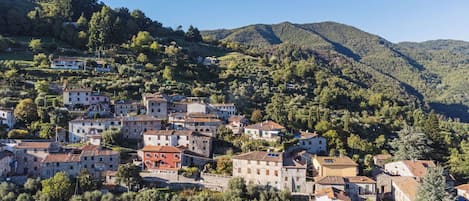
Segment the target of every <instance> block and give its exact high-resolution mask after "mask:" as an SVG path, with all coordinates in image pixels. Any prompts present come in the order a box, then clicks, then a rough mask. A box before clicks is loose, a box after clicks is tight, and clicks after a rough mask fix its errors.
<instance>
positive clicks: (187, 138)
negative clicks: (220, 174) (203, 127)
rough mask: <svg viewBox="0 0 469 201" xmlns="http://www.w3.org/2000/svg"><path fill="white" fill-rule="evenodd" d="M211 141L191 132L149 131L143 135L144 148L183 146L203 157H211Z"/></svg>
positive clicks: (209, 138) (206, 137)
mask: <svg viewBox="0 0 469 201" xmlns="http://www.w3.org/2000/svg"><path fill="white" fill-rule="evenodd" d="M212 141H213V139H212V138H211V137H209V136H205V135H202V134H200V133H198V132H195V131H191V130H151V131H147V132H144V133H143V144H144V146H148V145H151V146H175V147H178V146H184V147H185V148H186V149H187V150H189V151H191V152H194V153H197V154H199V155H201V156H204V157H211V156H212Z"/></svg>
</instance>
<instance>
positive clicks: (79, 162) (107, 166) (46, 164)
mask: <svg viewBox="0 0 469 201" xmlns="http://www.w3.org/2000/svg"><path fill="white" fill-rule="evenodd" d="M119 163H120V154H119V152H117V151H111V150H107V149H103V148H102V147H101V146H95V145H85V146H83V147H81V148H80V149H76V150H71V151H69V152H64V153H51V154H48V155H47V156H46V158H45V159H44V161H43V163H42V164H41V166H42V171H41V177H42V178H50V177H53V176H54V175H55V174H56V173H57V172H65V173H67V175H68V176H71V177H76V176H78V175H79V174H80V172H81V170H83V169H86V170H88V173H89V174H90V175H91V176H92V177H94V178H103V177H104V172H105V171H117V168H118V166H119Z"/></svg>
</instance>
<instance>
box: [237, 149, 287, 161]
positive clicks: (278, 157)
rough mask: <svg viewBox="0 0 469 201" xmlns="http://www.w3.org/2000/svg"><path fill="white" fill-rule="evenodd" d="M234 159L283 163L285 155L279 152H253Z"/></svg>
mask: <svg viewBox="0 0 469 201" xmlns="http://www.w3.org/2000/svg"><path fill="white" fill-rule="evenodd" d="M233 159H238V160H256V161H273V162H282V160H283V154H282V153H279V152H266V151H252V152H249V153H245V154H240V155H237V156H233Z"/></svg>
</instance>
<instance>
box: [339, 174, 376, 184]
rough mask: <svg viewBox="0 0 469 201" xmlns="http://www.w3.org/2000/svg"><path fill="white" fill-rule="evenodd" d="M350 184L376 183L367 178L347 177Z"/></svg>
mask: <svg viewBox="0 0 469 201" xmlns="http://www.w3.org/2000/svg"><path fill="white" fill-rule="evenodd" d="M345 179H346V180H347V181H348V182H349V183H362V184H375V183H376V181H375V180H373V179H371V178H369V177H366V176H354V177H345Z"/></svg>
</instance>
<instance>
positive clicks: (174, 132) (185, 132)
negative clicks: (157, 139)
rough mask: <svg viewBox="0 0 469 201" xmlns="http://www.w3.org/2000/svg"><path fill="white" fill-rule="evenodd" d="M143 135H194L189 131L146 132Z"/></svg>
mask: <svg viewBox="0 0 469 201" xmlns="http://www.w3.org/2000/svg"><path fill="white" fill-rule="evenodd" d="M143 134H144V135H177V136H186V135H192V134H194V131H191V130H148V131H146V132H144V133H143Z"/></svg>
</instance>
